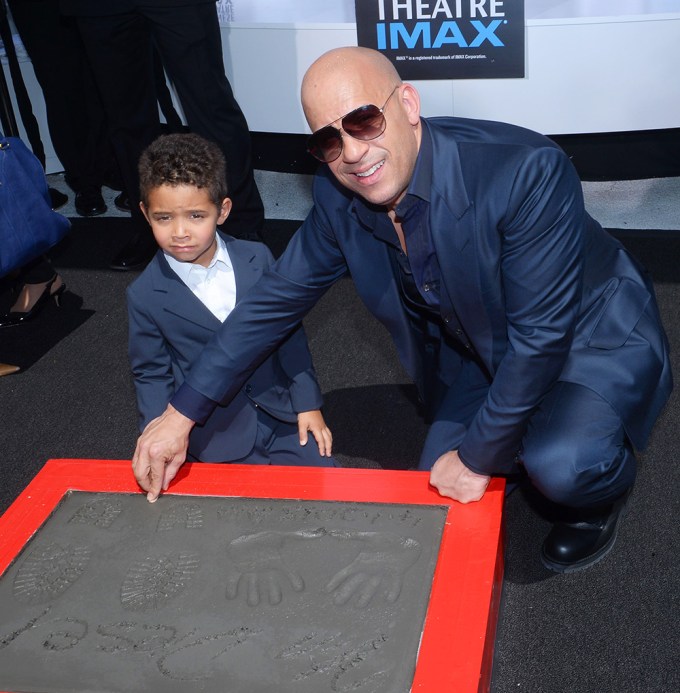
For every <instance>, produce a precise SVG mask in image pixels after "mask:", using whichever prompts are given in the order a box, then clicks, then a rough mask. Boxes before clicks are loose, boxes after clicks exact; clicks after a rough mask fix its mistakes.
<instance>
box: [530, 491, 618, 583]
mask: <svg viewBox="0 0 680 693" xmlns="http://www.w3.org/2000/svg"><path fill="white" fill-rule="evenodd" d="M629 495H630V490H628V491H627V492H626V493H625V494H624V495H623V496H621V498H619V499H618V500H617V501H615V502H614V503H612V504H611V505H609V506H607V507H606V508H603V509H601V510H599V511H597V510H593V509H583V510H582V511H579V512H576V514H575V516H574V517H573V519H572V520H571V521H568V522H566V521H560V522H556V523H555V524H554V525H553V528H552V529H551V530H550V533H549V534H548V536H547V537H546V538H545V541H544V542H543V548H542V549H541V561H542V562H543V565H544V566H545V567H546V568H548V569H549V570H554V571H555V572H556V573H574V572H576V571H577V570H584V569H585V568H589V567H590V566H591V565H594V564H595V563H597V562H598V561H600V560H602V559H603V558H604V557H605V556H606V555H607V554H608V553H609V552H610V551H611V549H612V547H613V546H614V542H615V541H616V535H617V533H618V528H619V522H620V520H621V517H622V516H623V512H624V509H625V507H626V502H627V500H628V496H629ZM579 516H580V517H579Z"/></svg>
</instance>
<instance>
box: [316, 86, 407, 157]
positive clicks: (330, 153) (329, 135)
mask: <svg viewBox="0 0 680 693" xmlns="http://www.w3.org/2000/svg"><path fill="white" fill-rule="evenodd" d="M399 86H400V85H398V84H397V86H396V87H394V89H392V91H391V92H390V95H389V96H388V97H387V99H386V100H385V103H384V104H383V105H382V108H378V107H377V106H374V105H373V104H367V105H366V106H359V108H355V109H354V110H353V111H350V112H349V113H347V115H344V116H342V117H341V118H336V120H334V121H333V122H332V123H329V124H328V125H326V126H325V127H322V128H321V129H320V130H317V131H316V132H315V133H313V134H312V135H311V136H310V137H309V139H308V140H307V151H308V152H309V153H310V154H311V155H312V156H313V157H314V158H315V159H318V160H319V161H321V162H323V163H324V164H329V163H331V161H335V160H336V159H337V158H338V157H339V156H340V154H341V153H342V131H340V130H338V128H334V127H333V124H334V123H337V122H338V121H339V122H340V125H341V127H342V130H343V131H344V132H345V133H347V134H348V135H349V136H350V137H353V138H354V139H355V140H362V141H366V140H374V139H375V138H376V137H380V135H382V134H383V132H385V127H386V126H387V123H386V121H385V114H384V111H385V106H387V102H388V101H389V100H390V99H391V98H392V94H394V92H395V91H397V89H399Z"/></svg>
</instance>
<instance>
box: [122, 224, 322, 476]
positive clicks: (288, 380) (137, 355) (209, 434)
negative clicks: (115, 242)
mask: <svg viewBox="0 0 680 693" xmlns="http://www.w3.org/2000/svg"><path fill="white" fill-rule="evenodd" d="M223 238H224V240H225V241H226V244H227V249H228V251H229V257H230V259H231V262H232V266H233V270H234V273H235V277H236V301H237V303H238V302H239V301H240V299H241V298H242V297H243V296H244V295H245V294H246V293H247V292H248V290H249V289H250V288H251V287H252V286H253V285H254V284H255V283H256V282H257V280H258V279H259V278H260V277H261V276H262V274H263V273H264V272H265V271H266V270H267V268H268V267H269V266H270V264H271V263H272V262H273V258H272V256H271V253H270V252H269V250H268V249H267V247H266V246H264V245H262V244H261V243H252V242H249V241H241V240H236V239H234V238H232V237H231V236H227V235H223ZM127 296H128V314H129V320H130V343H129V354H130V362H131V365H132V371H133V373H134V376H135V387H136V391H137V401H138V406H139V410H140V428H141V429H143V428H144V426H146V424H147V423H148V422H149V421H150V420H152V419H153V418H155V417H157V416H160V414H162V413H163V411H165V409H166V407H167V404H168V402H169V401H170V399H171V398H172V396H173V394H174V392H175V390H176V389H177V387H179V386H180V385H181V384H182V383H183V382H184V380H185V378H186V376H187V374H188V372H189V369H190V368H191V365H192V363H193V362H194V361H195V360H196V359H197V358H198V356H199V354H200V353H201V350H202V349H203V347H204V345H205V343H206V342H207V341H208V340H209V339H210V337H211V336H212V334H213V333H214V332H216V331H217V330H218V329H219V328H220V325H221V323H220V321H219V320H218V319H217V318H216V317H215V316H214V315H213V314H212V313H211V312H210V310H208V308H206V306H205V305H204V304H203V303H202V302H201V301H200V300H199V299H198V298H197V297H196V296H195V295H194V294H193V293H192V292H191V290H190V289H189V288H188V287H187V286H186V285H185V284H184V282H182V280H181V279H180V278H179V277H178V276H177V275H176V274H175V273H174V272H173V271H172V269H171V268H170V266H169V265H168V263H167V261H166V259H165V257H164V255H163V253H162V251H160V250H159V251H158V253H157V254H156V256H155V257H154V258H153V260H152V261H151V263H150V264H149V266H148V267H147V268H146V270H145V271H144V272H143V273H142V274H141V275H140V277H139V278H138V279H137V280H135V281H134V282H133V283H132V284H131V285H130V287H129V288H128V290H127ZM279 341H280V346H279V348H278V349H277V350H276V351H275V352H274V353H273V354H272V355H271V356H269V357H268V358H266V359H265V360H264V361H263V362H262V363H261V364H260V365H259V367H258V368H257V369H256V370H255V371H254V372H253V373H252V375H250V377H249V378H248V379H247V381H246V382H245V383H242V384H241V386H239V388H238V392H237V393H236V396H235V397H234V399H233V400H232V401H231V402H227V403H226V404H225V405H224V406H217V407H216V409H215V412H214V414H213V415H212V416H211V417H210V418H209V419H208V420H207V421H206V422H205V424H204V425H202V426H195V427H194V430H193V432H192V434H191V437H190V443H189V452H190V454H191V455H192V456H193V457H195V458H197V459H200V460H202V461H213V462H221V461H225V460H236V459H240V458H242V457H244V456H246V455H247V454H248V453H249V452H250V451H251V449H252V448H253V443H254V441H255V436H256V431H257V410H256V407H259V408H261V409H262V410H264V411H265V412H267V413H268V414H270V415H271V416H273V417H274V418H276V419H279V420H282V421H286V422H289V423H291V424H296V422H297V412H303V411H311V410H315V409H320V408H321V405H322V396H321V391H320V389H319V385H318V383H317V381H316V376H315V373H314V369H313V366H312V357H311V354H310V352H309V348H308V345H307V340H306V338H305V335H304V332H303V330H302V328H300V329H298V330H295V331H294V332H293V333H292V334H291V335H290V337H289V338H288V339H285V340H279ZM308 446H315V442H314V440H313V439H311V440H310V441H309V443H308ZM300 463H301V464H303V462H300Z"/></svg>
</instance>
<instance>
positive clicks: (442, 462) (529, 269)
mask: <svg viewBox="0 0 680 693" xmlns="http://www.w3.org/2000/svg"><path fill="white" fill-rule="evenodd" d="M302 104H303V108H304V111H305V116H306V118H307V121H308V123H309V126H310V128H311V130H312V133H313V134H312V136H311V137H310V139H309V143H308V149H309V151H310V153H311V154H313V155H314V156H315V157H316V158H317V159H319V160H320V161H322V162H324V164H325V165H324V166H321V167H320V170H319V172H318V174H317V176H316V177H315V180H314V191H313V194H314V207H313V209H312V211H311V212H310V214H309V216H308V218H307V219H306V221H305V222H304V224H303V225H302V227H301V228H300V230H299V231H298V232H297V234H296V235H295V236H294V237H293V239H292V240H291V242H290V244H289V246H288V248H287V250H286V251H285V253H284V254H283V255H282V257H281V258H280V259H279V261H278V262H277V263H276V265H275V266H274V267H273V269H272V271H271V272H270V273H269V274H267V275H265V276H264V277H263V278H262V279H261V280H260V282H259V283H258V285H257V286H256V287H255V288H254V289H253V290H252V291H251V292H250V293H249V294H248V296H246V297H245V298H244V299H243V300H242V301H241V302H240V303H239V305H238V306H237V307H236V309H235V310H234V311H233V312H232V314H231V315H230V316H229V318H228V319H227V321H226V323H225V325H224V328H223V330H222V331H220V332H218V333H217V334H216V336H215V339H213V340H212V342H211V343H210V344H209V345H208V346H207V347H206V348H205V350H204V351H203V353H202V355H201V356H200V358H199V359H198V361H197V362H196V363H195V364H194V366H193V368H192V370H191V373H190V375H189V377H188V378H187V381H186V382H185V383H184V385H183V386H182V387H181V388H180V389H179V390H178V392H177V393H176V395H175V396H174V397H173V399H172V401H171V403H170V405H169V406H168V408H167V411H166V412H165V413H164V414H163V415H162V416H161V417H160V418H158V419H156V420H154V421H153V422H151V423H150V424H149V426H148V427H147V429H146V430H145V431H144V433H143V434H142V436H141V437H140V439H139V441H138V444H137V449H136V451H135V455H134V458H133V469H134V473H135V476H136V478H137V480H138V482H139V484H140V486H141V487H142V488H143V489H144V490H145V491H146V492H147V497H148V499H149V500H150V501H154V500H155V499H156V498H157V497H158V495H159V493H160V492H161V490H162V489H167V487H168V484H169V483H170V481H171V480H172V478H173V477H174V476H175V474H176V472H177V470H178V468H179V466H180V465H181V464H182V463H183V462H184V459H185V454H186V441H187V437H188V433H189V431H190V430H191V428H192V426H193V425H194V423H195V422H199V423H200V422H202V421H204V420H205V419H206V418H207V416H208V415H209V414H210V412H211V411H212V409H213V407H214V406H215V404H216V403H217V402H225V401H229V400H230V398H232V397H233V396H234V394H235V393H236V392H237V391H238V389H239V388H240V387H241V385H242V383H243V382H244V381H245V380H246V378H247V377H248V375H249V373H250V372H251V371H252V370H253V369H254V368H255V367H256V366H257V364H258V363H259V362H260V361H261V360H262V359H263V358H264V357H265V356H266V354H268V353H269V351H271V349H273V348H274V346H275V345H276V344H277V343H278V342H279V341H280V339H281V338H282V337H283V336H284V335H286V334H287V333H288V332H289V331H290V330H291V329H293V328H294V327H295V326H296V325H297V324H298V323H299V321H300V320H301V319H302V318H303V317H304V315H305V314H306V313H307V312H308V311H309V310H310V309H311V308H312V307H313V306H314V304H315V303H316V302H317V301H318V300H319V298H320V297H321V296H322V295H323V293H324V292H325V291H326V290H327V289H328V288H329V287H330V286H331V285H332V284H333V283H334V282H336V281H337V280H338V279H340V278H341V277H343V276H345V275H347V274H348V273H349V274H350V275H351V276H352V278H353V280H354V282H355V285H356V288H357V291H358V293H359V294H360V295H361V297H362V298H363V300H364V302H365V304H366V305H367V307H368V308H369V310H370V311H371V312H372V313H373V314H374V315H375V317H376V318H377V319H378V320H380V321H381V322H382V323H383V324H384V325H385V326H386V327H387V329H388V330H389V332H390V334H391V336H392V338H393V339H394V342H395V345H396V348H397V351H398V354H399V357H400V359H401V361H402V363H403V365H404V367H405V368H406V370H407V371H408V372H409V374H410V375H411V377H412V378H413V380H414V382H415V383H416V385H417V386H418V389H419V392H420V396H421V398H422V400H423V402H424V404H425V407H426V409H427V411H428V413H429V417H430V419H431V422H432V424H431V427H430V430H429V434H428V437H427V440H426V443H425V446H424V449H423V452H422V455H421V459H420V463H419V468H420V469H429V470H431V472H430V481H431V483H432V485H433V486H434V487H435V488H436V489H437V490H438V491H439V492H440V493H441V494H443V495H445V496H448V497H451V498H453V499H455V500H458V501H460V502H462V503H468V502H474V501H477V500H479V499H480V498H481V497H482V496H483V494H484V492H485V490H486V487H487V485H488V483H489V479H490V477H491V476H507V477H512V476H514V475H517V474H524V475H526V478H528V480H529V482H530V483H531V484H533V485H534V486H535V487H536V489H538V491H539V492H540V493H541V494H543V495H544V496H545V497H546V498H547V499H549V500H550V501H552V502H553V504H554V507H555V523H554V525H553V528H552V530H551V531H550V533H549V534H548V536H547V537H546V539H545V541H544V543H543V546H542V549H541V559H542V561H543V563H544V564H545V566H546V567H548V568H549V569H551V570H554V571H558V572H571V571H575V570H581V569H583V568H586V567H588V566H590V565H592V564H593V563H595V562H597V561H598V560H600V559H601V558H602V557H604V556H605V555H606V554H607V553H608V551H609V550H610V549H611V548H612V546H613V544H614V541H615V539H616V535H617V528H618V524H619V520H620V517H621V515H622V510H623V508H624V506H625V502H626V500H627V498H628V495H629V492H630V489H631V488H632V485H633V482H634V479H635V455H634V447H636V448H642V447H643V446H644V445H645V444H646V442H647V439H648V436H649V433H650V430H651V428H652V426H653V424H654V421H655V420H656V418H657V416H658V414H659V412H660V410H661V409H662V407H663V405H664V403H665V401H666V399H667V398H668V395H669V393H670V391H671V388H672V379H671V373H670V368H669V362H668V353H667V340H666V337H665V334H664V331H663V328H662V326H661V323H660V319H659V315H658V310H657V306H656V302H655V298H654V294H653V288H652V286H651V284H650V283H649V281H648V280H647V279H646V277H645V275H644V273H643V271H642V270H641V269H640V268H639V266H638V264H637V263H636V262H635V260H634V259H632V258H631V257H630V255H629V254H628V253H627V252H626V250H625V249H624V248H623V247H622V246H621V245H620V244H619V243H618V242H617V241H616V240H614V239H613V238H612V237H610V236H609V235H607V234H606V233H605V232H604V231H603V230H602V228H601V227H600V225H599V224H598V223H597V222H596V221H594V220H593V219H592V218H591V217H590V216H589V215H588V214H587V213H586V211H585V209H584V206H583V197H582V190H581V184H580V181H579V179H578V176H577V174H576V172H575V170H574V168H573V167H572V165H571V163H570V162H569V160H568V158H567V157H566V156H565V155H564V153H563V152H562V151H561V150H560V149H559V148H558V147H557V146H556V145H555V144H554V143H552V142H551V141H550V140H548V139H546V138H545V137H543V136H541V135H539V134H537V133H534V132H531V131H529V130H525V129H523V128H518V127H515V126H512V125H507V124H503V123H496V122H487V121H475V120H467V119H461V118H429V119H424V118H421V116H420V100H419V96H418V92H417V91H416V89H415V88H414V87H413V86H412V85H410V84H407V83H403V82H402V81H401V80H400V78H399V75H398V74H397V72H396V71H395V69H394V67H393V66H392V64H391V63H390V62H389V61H388V60H387V59H386V58H385V57H384V56H382V55H381V54H380V53H378V52H375V51H372V50H370V49H365V48H357V47H350V48H341V49H336V50H332V51H330V52H328V53H326V54H324V55H322V56H321V57H320V58H319V59H318V60H317V61H316V62H315V63H314V64H313V65H312V66H311V67H310V68H309V70H308V71H307V74H306V75H305V77H304V81H303V84H302ZM227 335H228V337H227Z"/></svg>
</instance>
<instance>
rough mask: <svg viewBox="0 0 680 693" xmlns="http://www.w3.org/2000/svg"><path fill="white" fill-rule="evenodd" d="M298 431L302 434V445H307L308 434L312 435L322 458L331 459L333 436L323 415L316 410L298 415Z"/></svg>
mask: <svg viewBox="0 0 680 693" xmlns="http://www.w3.org/2000/svg"><path fill="white" fill-rule="evenodd" d="M298 431H299V433H300V445H307V439H308V437H309V436H308V433H311V434H312V435H313V436H314V440H316V444H317V445H318V446H319V454H320V455H321V456H322V457H330V456H331V454H332V447H333V435H332V433H331V430H330V428H328V426H326V422H325V421H324V418H323V414H322V413H321V412H320V411H319V410H318V409H315V410H313V411H303V412H300V413H299V414H298Z"/></svg>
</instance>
